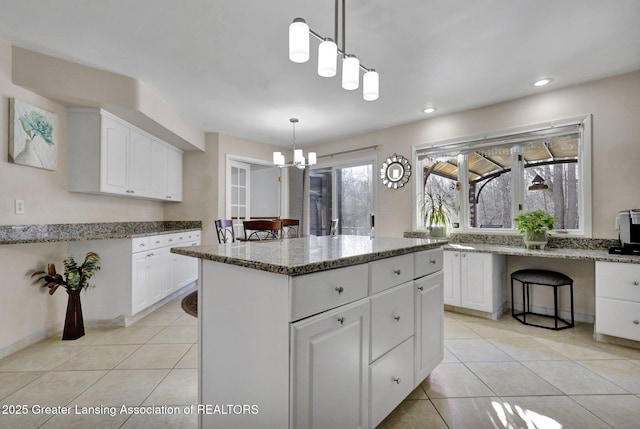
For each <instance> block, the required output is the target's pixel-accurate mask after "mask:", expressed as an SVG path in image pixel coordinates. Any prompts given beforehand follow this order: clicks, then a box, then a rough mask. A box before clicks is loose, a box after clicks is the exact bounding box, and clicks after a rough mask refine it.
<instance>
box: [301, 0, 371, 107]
mask: <svg viewBox="0 0 640 429" xmlns="http://www.w3.org/2000/svg"><path fill="white" fill-rule="evenodd" d="M341 1H342V15H341V16H342V22H341V23H342V48H338V45H337V43H338V22H339V19H338V17H339V15H340V14H339V13H338V12H339V10H338V3H339V0H335V23H334V30H335V31H334V35H335V37H334V38H333V39H331V38H328V37H322V36H321V35H320V34H318V33H316V32H315V31H313V30H312V29H310V28H309V26H308V25H307V23H306V21H305V20H304V19H303V18H296V19H294V20H293V22H292V23H291V25H289V59H291V61H293V62H294V63H304V62H306V61H308V60H309V38H310V37H309V36H313V37H315V38H316V39H317V40H319V41H320V46H319V47H318V74H319V75H320V76H322V77H333V76H335V75H336V73H337V58H338V56H342V87H343V88H344V89H346V90H349V91H352V90H354V89H358V88H359V87H360V70H361V69H362V70H363V71H364V76H363V79H362V98H364V99H365V100H366V101H374V100H377V99H378V97H379V96H380V91H379V85H380V76H379V75H378V73H377V72H376V71H375V70H374V69H370V68H367V67H365V66H363V65H362V64H360V61H359V60H358V58H357V57H356V56H355V55H353V54H347V49H346V24H345V21H346V19H345V11H346V7H345V0H341Z"/></svg>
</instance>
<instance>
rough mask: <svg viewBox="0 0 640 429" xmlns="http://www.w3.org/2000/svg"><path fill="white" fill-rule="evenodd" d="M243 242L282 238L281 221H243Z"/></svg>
mask: <svg viewBox="0 0 640 429" xmlns="http://www.w3.org/2000/svg"><path fill="white" fill-rule="evenodd" d="M242 224H243V225H244V241H250V240H273V239H280V238H281V237H282V221H281V220H245V221H243V222H242Z"/></svg>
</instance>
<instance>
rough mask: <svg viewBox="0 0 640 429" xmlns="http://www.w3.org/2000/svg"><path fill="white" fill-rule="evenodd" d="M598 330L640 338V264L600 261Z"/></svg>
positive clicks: (597, 268)
mask: <svg viewBox="0 0 640 429" xmlns="http://www.w3.org/2000/svg"><path fill="white" fill-rule="evenodd" d="M595 331H596V333H597V334H605V335H611V336H614V337H620V338H627V339H630V340H635V341H640V265H638V264H627V263H616V262H596V323H595Z"/></svg>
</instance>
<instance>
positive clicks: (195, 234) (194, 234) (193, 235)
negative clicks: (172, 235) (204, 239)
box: [184, 231, 200, 241]
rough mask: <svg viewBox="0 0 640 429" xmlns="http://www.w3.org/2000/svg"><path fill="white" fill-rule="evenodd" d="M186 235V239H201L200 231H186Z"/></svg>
mask: <svg viewBox="0 0 640 429" xmlns="http://www.w3.org/2000/svg"><path fill="white" fill-rule="evenodd" d="M184 235H185V240H186V241H200V231H189V232H185V233H184Z"/></svg>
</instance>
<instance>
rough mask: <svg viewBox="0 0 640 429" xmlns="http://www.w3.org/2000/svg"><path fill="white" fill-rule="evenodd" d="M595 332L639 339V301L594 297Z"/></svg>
mask: <svg viewBox="0 0 640 429" xmlns="http://www.w3.org/2000/svg"><path fill="white" fill-rule="evenodd" d="M596 332H597V333H599V334H605V335H612V336H614V337H621V338H628V339H630V340H635V341H640V303H637V302H628V301H618V300H615V299H608V298H596Z"/></svg>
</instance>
